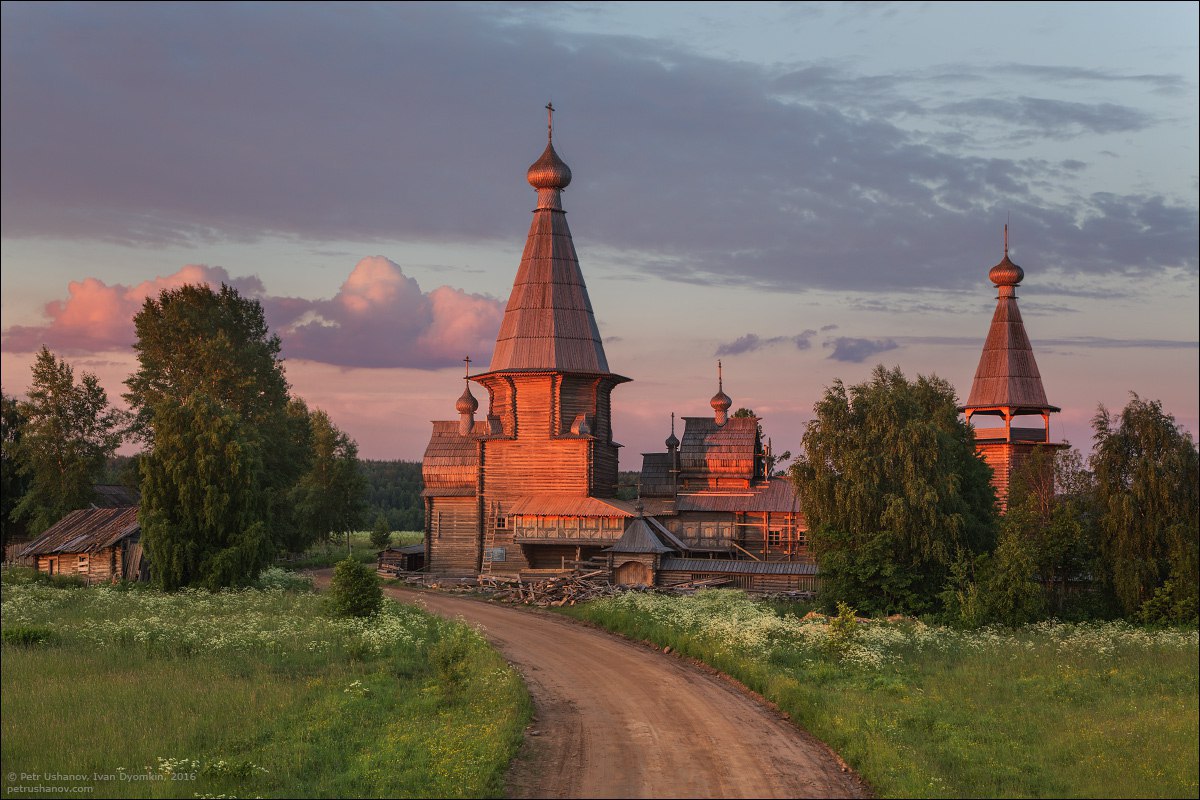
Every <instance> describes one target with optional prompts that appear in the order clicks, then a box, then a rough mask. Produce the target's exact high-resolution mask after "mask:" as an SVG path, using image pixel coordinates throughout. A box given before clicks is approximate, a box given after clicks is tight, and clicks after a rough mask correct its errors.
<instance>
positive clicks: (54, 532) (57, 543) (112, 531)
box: [22, 506, 149, 583]
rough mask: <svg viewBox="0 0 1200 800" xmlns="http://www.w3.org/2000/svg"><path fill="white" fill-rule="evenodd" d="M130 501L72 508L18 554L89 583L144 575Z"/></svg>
mask: <svg viewBox="0 0 1200 800" xmlns="http://www.w3.org/2000/svg"><path fill="white" fill-rule="evenodd" d="M137 514H138V510H137V508H136V507H133V506H124V507H117V508H84V509H80V510H78V511H72V512H71V513H69V514H67V515H66V516H65V517H63V518H62V519H60V520H59V521H58V522H56V523H55V524H54V525H52V526H51V527H50V528H48V529H47V530H46V531H45V532H44V533H43V534H42V535H41V536H39V537H37V538H36V539H34V540H33V541H32V542H30V543H29V544H28V545H26V547H25V550H24V551H23V553H22V555H23V556H25V557H26V558H29V559H30V560H31V561H32V562H33V563H34V564H35V565H36V567H37V569H38V571H39V572H45V573H46V574H48V575H77V576H79V577H80V578H82V579H83V580H85V581H86V582H88V583H107V582H113V581H118V580H145V579H146V578H148V577H149V575H148V565H147V564H146V562H145V560H144V559H143V558H142V546H141V526H140V525H139V524H138V519H137Z"/></svg>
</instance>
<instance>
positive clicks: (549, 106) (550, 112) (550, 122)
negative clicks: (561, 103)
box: [546, 100, 554, 142]
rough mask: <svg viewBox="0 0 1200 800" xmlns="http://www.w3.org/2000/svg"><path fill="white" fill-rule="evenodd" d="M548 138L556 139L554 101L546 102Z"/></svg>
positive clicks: (550, 139)
mask: <svg viewBox="0 0 1200 800" xmlns="http://www.w3.org/2000/svg"><path fill="white" fill-rule="evenodd" d="M546 139H547V140H548V141H551V142H552V141H554V101H553V100H552V101H550V102H549V103H546Z"/></svg>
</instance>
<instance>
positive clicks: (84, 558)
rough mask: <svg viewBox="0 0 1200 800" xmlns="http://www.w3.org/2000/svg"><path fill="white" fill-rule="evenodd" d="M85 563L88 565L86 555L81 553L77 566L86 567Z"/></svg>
mask: <svg viewBox="0 0 1200 800" xmlns="http://www.w3.org/2000/svg"><path fill="white" fill-rule="evenodd" d="M87 565H88V557H87V556H85V555H81V556H80V557H79V568H80V569H87Z"/></svg>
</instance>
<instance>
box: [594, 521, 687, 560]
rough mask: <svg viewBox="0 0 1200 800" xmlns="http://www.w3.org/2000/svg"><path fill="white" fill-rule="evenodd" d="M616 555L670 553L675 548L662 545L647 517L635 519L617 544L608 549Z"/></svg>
mask: <svg viewBox="0 0 1200 800" xmlns="http://www.w3.org/2000/svg"><path fill="white" fill-rule="evenodd" d="M608 549H609V550H611V551H612V552H614V553H670V552H673V548H670V547H668V546H667V545H665V544H663V543H662V540H661V539H659V538H658V533H657V532H656V531H655V530H654V528H653V527H651V525H650V522H649V520H647V519H646V518H645V517H641V516H639V517H635V518H634V520H633V522H631V523H629V527H627V528H626V529H625V532H624V533H623V534H621V538H620V539H617V543H616V544H614V545H613V546H612V547H610V548H608Z"/></svg>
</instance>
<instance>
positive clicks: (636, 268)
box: [0, 2, 1200, 470]
mask: <svg viewBox="0 0 1200 800" xmlns="http://www.w3.org/2000/svg"><path fill="white" fill-rule="evenodd" d="M1198 9H1200V6H1198V4H1197V3H1137V4H1136V5H1135V4H1133V3H1012V2H1004V3H987V2H978V3H787V4H781V3H736V4H732V3H731V4H725V3H484V4H476V3H463V4H457V3H435V4H421V3H403V4H386V3H384V4H356V3H336V4H324V3H266V4H257V3H250V4H223V3H204V4H198V5H191V4H186V3H152V2H148V3H135V4H129V5H124V4H119V3H102V4H87V3H83V4H77V3H27V2H5V3H4V4H3V5H2V6H0V22H2V26H0V38H2V48H0V60H2V74H0V84H2V97H0V112H2V113H0V134H2V135H0V229H2V230H0V233H2V236H0V263H2V270H0V285H2V299H0V318H2V322H0V378H2V381H3V389H4V391H5V393H7V394H10V395H14V394H15V395H18V396H21V395H23V394H24V392H25V391H27V389H28V385H29V376H30V366H31V364H32V361H33V357H34V354H35V353H36V352H37V351H38V350H39V349H40V348H41V347H42V346H43V345H45V346H47V347H49V348H50V349H51V350H52V351H53V352H55V353H56V354H58V355H60V356H62V357H63V358H65V359H67V360H68V361H69V362H70V363H71V364H72V365H73V366H74V367H75V369H76V371H77V373H78V372H84V371H86V372H91V373H94V374H96V375H97V376H98V377H99V379H100V381H101V383H102V385H103V386H104V387H105V388H106V390H107V392H108V394H109V397H110V399H111V400H112V401H113V402H114V403H116V404H118V405H120V404H121V399H120V395H121V393H122V391H124V387H123V381H124V380H125V379H126V378H127V377H128V376H129V375H130V374H131V373H132V372H133V371H134V369H135V368H136V362H135V359H134V357H133V354H132V350H131V349H130V346H131V344H132V343H133V340H134V335H133V325H132V317H133V315H134V314H135V313H136V311H137V310H138V308H139V307H140V305H141V303H142V302H143V301H144V299H145V298H146V297H154V296H157V294H158V293H159V292H160V291H161V290H163V289H166V288H172V287H175V286H179V285H182V284H184V283H194V282H208V283H211V284H213V285H214V286H215V285H219V284H220V283H222V282H224V283H228V284H230V285H232V286H234V287H235V288H237V289H238V290H239V291H240V292H241V293H242V294H243V295H245V296H248V297H252V298H254V299H256V300H258V301H259V302H261V303H262V305H263V308H264V310H265V312H266V316H267V321H268V323H269V324H270V325H271V329H272V331H274V332H275V333H277V334H279V336H280V338H281V341H282V353H283V356H284V358H285V367H286V370H287V376H288V379H289V381H290V382H291V384H292V387H293V390H294V392H295V394H298V395H299V396H301V397H303V398H304V399H305V400H306V401H307V402H308V404H309V405H310V406H315V407H319V408H323V409H325V410H326V411H327V412H328V413H329V414H330V416H331V418H332V419H333V421H334V422H335V423H336V424H337V425H338V426H339V427H341V428H342V429H343V430H345V431H346V432H347V433H349V434H350V435H351V436H352V437H354V439H355V440H356V441H357V442H358V446H359V452H360V455H361V456H363V457H365V458H372V459H406V460H419V459H420V458H421V454H422V452H423V451H424V447H425V444H426V442H427V441H428V438H429V435H430V432H431V425H430V421H431V420H434V419H453V418H455V412H454V402H455V400H456V399H457V398H458V396H459V394H460V393H461V391H462V377H461V376H462V366H463V365H462V358H463V357H464V356H466V355H469V356H470V357H471V359H472V362H473V363H474V364H475V365H485V364H486V363H487V362H488V360H489V359H490V355H491V349H492V346H493V344H494V341H495V336H496V333H497V331H498V329H499V322H500V318H501V316H502V314H503V308H504V304H505V301H506V300H507V297H508V293H509V290H510V289H511V286H512V280H513V277H514V276H515V274H516V269H517V266H518V264H519V262H520V257H521V251H522V248H523V246H524V241H525V235H526V233H527V231H528V228H529V223H530V212H531V210H532V208H533V205H534V201H535V194H534V191H533V189H532V188H531V187H530V186H529V185H528V184H527V183H526V181H525V171H526V169H527V168H528V166H529V164H530V163H532V162H533V161H534V160H535V159H536V158H537V157H538V156H539V155H540V154H541V152H542V149H543V148H544V146H545V136H546V112H545V110H544V106H545V105H546V103H547V102H548V101H553V103H554V106H555V108H556V109H557V110H556V113H555V117H554V144H555V148H556V149H557V151H558V153H559V154H560V156H561V157H562V158H563V159H564V160H565V161H566V162H567V163H568V164H569V165H570V167H571V170H572V173H573V176H574V177H573V181H572V183H571V185H570V187H569V188H568V189H567V190H566V191H565V192H564V194H563V204H564V207H565V208H566V209H567V212H568V222H569V224H570V226H571V230H572V233H573V235H574V240H575V245H576V249H577V251H578V253H579V259H580V264H581V267H582V269H583V274H584V277H585V279H586V281H587V284H588V289H589V292H590V296H591V301H592V306H593V308H594V310H595V313H596V318H597V322H598V325H599V328H600V332H601V334H602V336H603V338H604V346H605V350H606V353H607V356H608V362H609V365H610V367H611V369H612V370H613V371H614V372H616V373H619V374H621V375H625V376H628V377H630V378H632V379H633V380H632V382H631V383H629V384H623V385H622V386H620V387H618V388H617V389H616V390H615V392H614V395H613V426H614V438H615V439H616V440H617V441H618V442H620V443H621V444H622V445H624V447H623V451H622V459H621V468H622V469H627V470H628V469H638V468H639V467H640V462H641V459H640V453H643V452H657V451H661V450H663V449H664V448H663V440H664V439H665V438H666V436H667V434H668V433H669V430H670V415H671V413H672V412H674V413H676V414H678V415H680V416H707V415H709V414H711V409H710V408H709V405H708V400H709V398H710V397H711V396H712V395H713V393H714V392H715V391H716V388H717V387H716V372H717V365H716V362H717V360H718V359H720V360H721V361H722V362H723V369H724V389H725V392H726V393H727V394H728V395H730V396H731V397H732V399H733V403H734V406H733V407H734V408H739V407H748V408H752V409H754V410H755V411H756V412H757V413H758V414H759V415H760V416H761V417H762V418H763V426H764V429H765V432H766V435H767V436H768V437H770V438H771V439H772V443H773V445H774V448H775V450H776V451H777V452H778V451H782V450H791V451H793V452H796V451H798V450H799V446H800V439H801V436H802V434H803V431H804V424H805V422H806V421H807V420H809V419H811V417H812V409H813V405H814V403H816V402H817V401H818V400H819V399H820V397H821V396H822V394H823V392H824V391H825V389H826V387H829V386H830V385H832V384H833V383H834V382H835V381H837V380H841V381H843V382H844V383H846V384H854V383H858V382H860V381H863V380H865V379H866V378H868V377H869V375H870V373H871V371H872V370H873V368H874V367H875V365H877V364H883V365H885V366H887V367H892V366H899V367H900V368H901V369H902V370H903V371H904V373H905V374H906V375H907V376H909V377H910V378H915V377H916V376H917V375H931V374H936V375H938V376H940V377H942V378H944V379H946V380H948V381H949V382H950V383H951V384H952V385H953V386H954V387H955V388H956V390H957V392H958V394H959V398H960V400H962V401H965V400H966V396H967V394H968V393H969V391H970V385H971V379H972V377H973V375H974V372H975V367H976V365H977V363H978V360H979V355H980V349H981V347H982V344H983V340H984V337H985V336H986V333H987V329H988V324H989V322H990V319H991V313H992V310H993V308H994V306H995V296H996V292H995V289H994V288H993V287H992V285H991V284H990V283H989V282H988V280H987V273H988V270H989V269H990V268H991V267H992V266H993V265H995V264H996V263H997V262H998V261H1000V259H1001V257H1002V256H1003V255H1004V226H1005V225H1006V224H1008V225H1009V245H1010V251H1009V252H1010V255H1011V257H1012V259H1013V260H1014V261H1015V262H1017V263H1018V264H1020V265H1021V266H1022V267H1023V268H1024V270H1025V281H1024V283H1023V284H1022V285H1021V287H1020V288H1019V289H1018V296H1019V297H1020V298H1021V299H1020V307H1021V311H1022V314H1023V316H1024V319H1025V324H1026V329H1027V331H1028V333H1029V336H1030V338H1031V340H1032V342H1033V346H1034V350H1035V353H1036V357H1037V362H1038V365H1039V367H1040V371H1041V374H1042V378H1043V382H1044V384H1045V388H1046V392H1047V397H1048V400H1049V402H1050V403H1052V404H1053V405H1056V406H1059V407H1061V408H1062V412H1061V413H1059V414H1056V415H1054V418H1053V420H1052V427H1051V433H1052V435H1053V436H1054V437H1055V438H1056V439H1059V440H1063V439H1065V440H1068V441H1070V442H1071V443H1072V444H1074V445H1076V446H1077V447H1079V448H1080V449H1081V450H1083V451H1084V452H1085V453H1086V452H1088V451H1089V450H1090V448H1091V443H1092V431H1091V424H1090V422H1091V419H1092V417H1093V416H1094V414H1095V413H1096V409H1097V407H1098V405H1100V404H1103V405H1104V406H1106V407H1108V408H1110V409H1113V410H1117V409H1120V408H1121V407H1123V406H1124V405H1125V403H1126V402H1127V401H1128V399H1129V393H1130V392H1136V393H1137V394H1138V395H1140V396H1141V397H1143V398H1148V399H1154V400H1159V401H1161V402H1162V404H1163V408H1164V409H1165V410H1166V411H1167V412H1169V413H1171V414H1173V415H1174V416H1175V418H1176V419H1177V421H1178V422H1179V423H1180V424H1181V425H1183V426H1184V427H1185V428H1186V429H1187V430H1188V431H1190V432H1191V433H1192V435H1193V436H1196V434H1197V430H1198V427H1200V411H1198V406H1200V399H1198V388H1197V387H1198V385H1200V368H1198V349H1200V344H1198V328H1200V322H1198V313H1200V312H1198V309H1200V280H1198V277H1200V268H1198V251H1200V226H1198V200H1197V198H1198V194H1200V182H1198V180H1200V179H1198V175H1200V165H1198V158H1197V141H1198V139H1200V125H1198V94H1200V90H1198V86H1200V76H1198V74H1197V70H1198V67H1197V64H1198V63H1200V53H1198V49H1200V48H1198V42H1197V38H1198V34H1197V30H1198V29H1200V14H1198ZM481 391H482V390H481V389H480V388H479V387H476V388H475V393H476V396H477V397H481V394H480V393H481ZM481 399H482V397H481Z"/></svg>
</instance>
